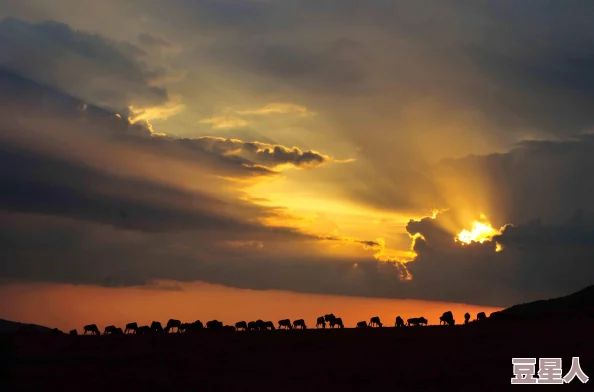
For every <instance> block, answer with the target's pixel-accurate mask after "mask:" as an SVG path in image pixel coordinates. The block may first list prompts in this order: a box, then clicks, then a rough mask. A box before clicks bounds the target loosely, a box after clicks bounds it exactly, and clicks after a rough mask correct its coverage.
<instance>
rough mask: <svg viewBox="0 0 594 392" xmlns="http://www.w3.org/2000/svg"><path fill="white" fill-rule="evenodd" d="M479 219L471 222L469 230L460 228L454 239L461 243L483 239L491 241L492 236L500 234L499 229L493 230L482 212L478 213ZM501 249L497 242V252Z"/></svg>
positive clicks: (482, 240)
mask: <svg viewBox="0 0 594 392" xmlns="http://www.w3.org/2000/svg"><path fill="white" fill-rule="evenodd" d="M480 219H481V221H482V222H481V221H476V220H475V221H474V222H473V223H472V229H471V230H466V229H464V230H462V231H461V232H460V233H458V235H457V236H456V241H458V242H460V243H462V244H470V243H472V242H480V243H481V244H482V243H484V242H485V241H491V239H492V238H493V236H495V235H497V234H500V231H499V230H495V229H494V228H493V226H491V224H490V223H489V222H488V221H487V217H486V216H485V215H484V214H481V215H480ZM502 249H503V247H502V246H501V245H500V244H497V246H496V249H495V250H496V251H497V252H499V251H501V250H502Z"/></svg>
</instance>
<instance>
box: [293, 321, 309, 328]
mask: <svg viewBox="0 0 594 392" xmlns="http://www.w3.org/2000/svg"><path fill="white" fill-rule="evenodd" d="M297 327H301V329H306V328H307V325H305V320H303V319H299V320H295V321H293V328H295V329H297Z"/></svg>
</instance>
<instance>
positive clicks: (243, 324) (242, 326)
mask: <svg viewBox="0 0 594 392" xmlns="http://www.w3.org/2000/svg"><path fill="white" fill-rule="evenodd" d="M247 328H248V326H247V323H246V322H245V321H240V322H237V323H235V329H237V330H238V331H239V330H240V329H243V330H244V331H247Z"/></svg>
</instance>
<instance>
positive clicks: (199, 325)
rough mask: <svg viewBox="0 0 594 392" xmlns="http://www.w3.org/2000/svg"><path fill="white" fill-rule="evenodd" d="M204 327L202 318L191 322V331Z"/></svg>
mask: <svg viewBox="0 0 594 392" xmlns="http://www.w3.org/2000/svg"><path fill="white" fill-rule="evenodd" d="M203 328H204V324H202V321H200V320H196V321H194V322H193V323H190V331H196V330H198V329H203Z"/></svg>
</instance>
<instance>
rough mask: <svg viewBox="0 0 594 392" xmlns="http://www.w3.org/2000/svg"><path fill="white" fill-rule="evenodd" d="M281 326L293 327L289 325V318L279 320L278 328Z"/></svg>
mask: <svg viewBox="0 0 594 392" xmlns="http://www.w3.org/2000/svg"><path fill="white" fill-rule="evenodd" d="M283 327H285V329H293V326H292V325H291V320H289V319H284V320H280V321H279V322H278V329H282V328H283Z"/></svg>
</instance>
